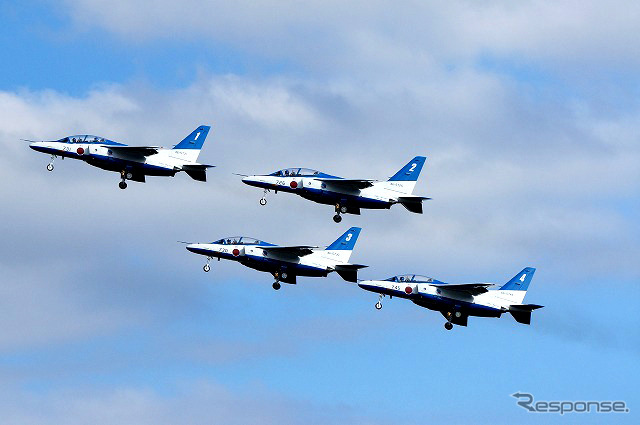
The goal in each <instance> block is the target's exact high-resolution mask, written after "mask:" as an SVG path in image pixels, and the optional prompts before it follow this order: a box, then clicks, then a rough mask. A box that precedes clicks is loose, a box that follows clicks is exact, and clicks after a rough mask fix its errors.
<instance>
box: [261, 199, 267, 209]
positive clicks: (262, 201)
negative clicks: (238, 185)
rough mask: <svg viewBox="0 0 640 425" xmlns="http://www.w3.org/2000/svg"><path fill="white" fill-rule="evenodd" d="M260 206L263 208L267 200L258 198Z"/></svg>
mask: <svg viewBox="0 0 640 425" xmlns="http://www.w3.org/2000/svg"><path fill="white" fill-rule="evenodd" d="M260 205H262V206H263V207H264V206H265V205H267V198H260Z"/></svg>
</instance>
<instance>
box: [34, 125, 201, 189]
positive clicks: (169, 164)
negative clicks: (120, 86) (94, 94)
mask: <svg viewBox="0 0 640 425" xmlns="http://www.w3.org/2000/svg"><path fill="white" fill-rule="evenodd" d="M210 128H211V127H209V126H208V125H201V126H200V127H198V128H196V129H195V130H194V131H193V132H192V133H191V134H190V135H188V136H187V137H186V138H185V139H184V140H183V141H181V142H180V143H178V144H177V145H175V146H174V147H173V148H172V149H166V148H162V147H159V146H127V145H125V144H122V143H117V142H114V141H113V140H109V139H105V138H103V137H98V136H89V135H86V134H83V135H78V136H69V137H64V138H62V139H59V140H52V141H42V142H38V141H31V140H29V142H31V144H30V145H29V146H30V147H31V149H33V150H35V151H38V152H42V153H46V154H49V155H51V162H49V164H48V165H47V170H49V171H53V161H54V159H55V158H56V157H58V156H59V157H61V158H62V159H64V158H73V159H80V160H82V161H84V162H86V163H87V164H89V165H93V166H94V167H98V168H102V169H103V170H108V171H115V172H118V173H120V178H121V181H120V184H119V186H120V189H126V188H127V182H126V180H133V181H137V182H142V183H144V182H145V176H171V177H173V176H175V175H176V173H177V172H179V171H184V172H185V173H187V174H188V175H189V176H190V177H191V178H192V179H194V180H199V181H206V180H207V175H206V171H207V168H211V167H213V165H205V164H200V163H198V162H197V161H198V156H199V155H200V150H201V149H202V145H203V144H204V141H205V139H206V138H207V134H208V133H209V129H210Z"/></svg>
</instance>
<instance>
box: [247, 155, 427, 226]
mask: <svg viewBox="0 0 640 425" xmlns="http://www.w3.org/2000/svg"><path fill="white" fill-rule="evenodd" d="M425 160H426V158H425V157H424V156H416V157H415V158H413V159H412V160H411V161H409V163H408V164H407V165H405V166H404V167H402V168H401V169H400V170H399V171H398V172H397V173H396V174H394V175H393V177H391V178H390V179H389V180H387V181H376V180H363V179H345V178H342V177H337V176H332V175H330V174H325V173H322V172H320V171H316V170H311V169H308V168H286V169H283V170H279V171H276V172H274V173H271V174H266V175H255V176H245V177H244V178H243V179H242V181H243V182H244V183H246V184H248V185H249V186H255V187H259V188H262V189H264V195H263V196H262V198H261V199H260V205H266V204H267V198H266V194H267V192H269V191H270V190H273V191H274V192H275V193H278V191H282V192H289V193H293V194H296V195H300V196H302V197H303V198H305V199H309V200H311V201H314V202H317V203H320V204H326V205H334V206H335V212H336V215H335V216H333V220H334V221H335V222H336V223H340V221H342V217H340V214H341V213H343V214H345V213H346V214H360V209H361V208H369V209H389V208H391V206H392V205H394V204H401V205H402V206H404V207H405V208H406V209H407V210H409V211H411V212H414V213H418V214H422V201H424V200H426V199H430V198H424V197H422V196H415V195H413V189H414V187H415V185H416V181H417V180H418V176H419V175H420V171H421V170H422V166H423V165H424V162H425Z"/></svg>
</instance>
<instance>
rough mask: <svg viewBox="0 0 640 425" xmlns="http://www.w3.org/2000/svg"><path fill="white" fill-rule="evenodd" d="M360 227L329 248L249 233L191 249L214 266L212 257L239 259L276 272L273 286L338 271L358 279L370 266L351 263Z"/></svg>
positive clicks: (193, 244)
mask: <svg viewBox="0 0 640 425" xmlns="http://www.w3.org/2000/svg"><path fill="white" fill-rule="evenodd" d="M360 230H362V229H360V228H359V227H352V228H350V229H349V230H347V231H346V232H345V233H344V234H343V235H342V236H340V237H339V238H338V239H336V241H335V242H333V243H332V244H331V245H329V246H328V247H326V248H320V247H317V246H309V245H293V246H278V245H274V244H271V243H268V242H264V241H261V240H258V239H254V238H249V237H246V236H236V237H228V238H222V239H219V240H217V241H215V242H211V243H190V244H187V247H186V248H187V250H189V251H191V252H193V253H195V254H200V255H204V256H205V257H207V263H206V264H205V265H204V267H203V270H204V271H205V272H208V271H209V270H210V269H211V266H210V265H209V262H210V261H211V259H212V258H217V259H218V260H220V259H222V258H223V259H225V260H232V261H237V262H239V263H240V264H242V265H244V266H246V267H250V268H252V269H255V270H258V271H262V272H268V273H271V274H272V275H273V277H274V278H275V282H274V283H273V289H275V290H278V289H280V282H284V283H290V284H295V283H296V277H297V276H309V277H326V276H327V275H328V274H329V273H331V272H336V273H338V274H339V275H340V277H342V278H343V279H344V280H346V281H348V282H357V280H358V270H360V269H362V268H364V267H367V266H363V265H361V264H351V263H349V258H350V257H351V253H352V252H353V248H354V247H355V245H356V241H357V240H358V236H359V235H360Z"/></svg>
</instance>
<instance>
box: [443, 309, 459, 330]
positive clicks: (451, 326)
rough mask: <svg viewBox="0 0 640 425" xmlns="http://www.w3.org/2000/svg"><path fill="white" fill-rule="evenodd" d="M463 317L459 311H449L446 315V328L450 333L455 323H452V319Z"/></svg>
mask: <svg viewBox="0 0 640 425" xmlns="http://www.w3.org/2000/svg"><path fill="white" fill-rule="evenodd" d="M454 316H455V317H462V313H460V312H459V311H455V312H453V311H447V315H446V319H447V323H445V324H444V328H445V329H446V330H448V331H450V330H451V329H453V323H451V319H453V317H454Z"/></svg>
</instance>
